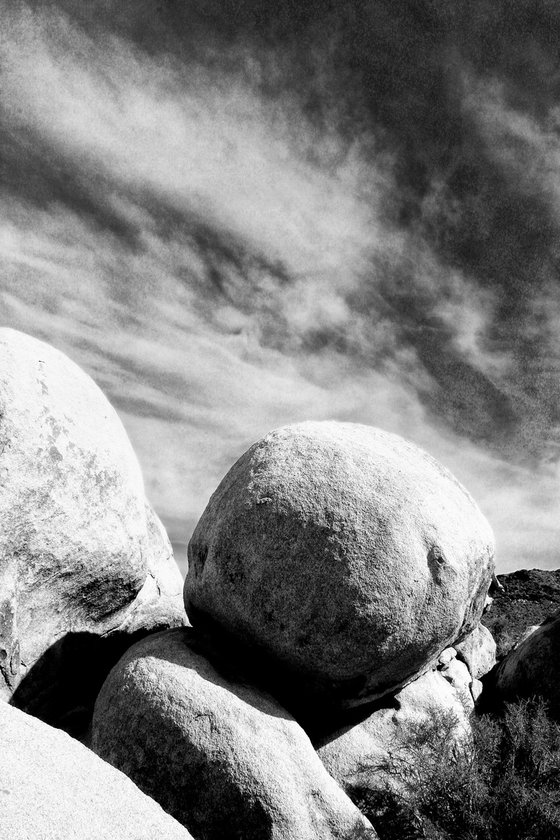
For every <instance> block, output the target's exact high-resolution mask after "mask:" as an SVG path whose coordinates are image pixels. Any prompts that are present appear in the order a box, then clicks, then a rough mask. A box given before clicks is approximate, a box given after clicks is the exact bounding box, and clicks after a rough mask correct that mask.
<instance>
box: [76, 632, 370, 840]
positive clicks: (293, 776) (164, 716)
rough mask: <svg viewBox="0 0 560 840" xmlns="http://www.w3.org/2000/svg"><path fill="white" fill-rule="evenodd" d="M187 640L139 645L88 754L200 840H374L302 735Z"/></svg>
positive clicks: (115, 678) (105, 692)
mask: <svg viewBox="0 0 560 840" xmlns="http://www.w3.org/2000/svg"><path fill="white" fill-rule="evenodd" d="M206 653H207V650H206V648H205V646H204V645H201V644H200V641H199V640H197V635H196V632H194V631H193V630H192V629H190V628H179V629H175V630H169V631H167V632H164V633H158V634H156V635H153V636H151V637H150V638H148V639H143V640H142V641H141V642H139V643H138V644H136V645H134V646H133V647H132V648H130V649H129V650H128V651H127V653H126V654H125V655H124V656H123V658H122V659H121V660H120V661H119V663H118V664H117V665H116V666H115V667H114V668H113V670H112V671H111V673H110V674H109V676H108V677H107V680H106V681H105V684H104V686H103V688H102V690H101V692H100V694H99V697H98V699H97V702H96V705H95V714H94V719H93V740H92V746H93V748H94V749H95V751H96V752H97V753H98V754H99V755H100V756H101V757H102V758H104V759H105V760H106V761H108V762H110V763H111V764H113V765H114V766H115V767H118V768H119V769H121V770H122V771H124V772H125V773H126V774H127V775H129V776H130V777H131V779H133V781H135V782H136V784H137V785H138V786H139V787H140V788H141V789H142V790H143V791H144V792H146V793H148V794H149V795H150V796H152V797H153V798H154V799H156V800H157V801H158V802H159V803H160V804H161V805H162V806H163V808H164V809H165V810H166V811H168V812H169V813H170V814H172V815H173V816H174V817H175V818H176V819H177V820H179V821H180V822H181V823H183V825H185V826H187V827H188V828H189V829H190V831H191V832H192V833H193V835H194V836H195V837H201V838H202V837H204V838H205V840H236V839H237V838H241V837H242V838H243V839H244V840H267V839H268V838H269V840H351V838H352V840H353V838H357V837H360V838H362V840H367V838H369V840H375V838H376V837H377V834H376V833H375V831H374V830H373V828H372V826H371V825H370V823H369V822H368V821H367V820H366V819H365V818H364V817H363V816H362V815H361V814H360V812H359V811H358V809H357V808H356V807H355V806H354V805H353V804H352V802H351V801H350V799H349V798H348V797H347V796H346V794H345V793H344V792H343V791H342V789H341V788H340V787H339V786H338V785H337V784H336V782H335V781H334V780H333V779H332V778H331V776H329V774H328V773H327V771H326V770H325V768H324V766H323V765H322V763H321V761H320V760H319V758H318V757H317V755H316V753H315V751H314V749H313V746H312V744H311V742H310V740H309V738H308V737H307V735H306V734H305V732H304V731H303V729H302V728H301V727H300V726H299V724H298V723H297V722H296V721H295V720H294V718H293V717H292V716H291V715H289V714H288V712H287V711H286V710H285V709H284V708H283V707H282V706H281V705H280V703H278V702H277V701H276V700H275V699H274V698H273V697H272V696H270V695H269V694H267V693H265V692H263V691H261V690H259V689H258V688H257V687H255V686H252V685H250V684H248V683H247V682H246V681H244V680H243V679H239V678H238V677H237V675H236V673H235V671H232V670H231V668H227V667H226V668H224V667H223V662H222V663H220V664H216V665H215V664H214V662H211V661H210V659H209V658H208V657H207V655H206Z"/></svg>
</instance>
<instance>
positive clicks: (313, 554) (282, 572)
mask: <svg viewBox="0 0 560 840" xmlns="http://www.w3.org/2000/svg"><path fill="white" fill-rule="evenodd" d="M493 551H494V549H493V536H492V532H491V529H490V526H489V525H488V523H487V521H486V519H485V518H484V516H483V515H482V514H481V512H480V510H479V509H478V507H477V506H476V504H475V502H474V501H473V499H472V498H471V496H470V495H469V494H468V493H467V491H466V490H465V489H464V488H463V487H462V486H461V485H460V484H459V483H458V482H457V481H456V479H455V478H454V477H453V476H452V475H451V473H449V472H448V471H447V470H446V469H444V468H443V467H442V466H441V465H440V464H438V463H437V462H436V461H435V460H434V459H433V458H431V457H430V456H429V455H427V454H426V453H425V452H423V451H421V450H420V449H418V448H417V447H416V446H414V445H413V444H410V443H408V442H406V441H405V440H403V439H402V438H400V437H398V436H396V435H393V434H389V433H387V432H383V431H380V430H379V429H375V428H371V427H368V426H361V425H356V424H351V423H336V422H308V423H301V424H297V425H293V426H287V427H285V428H282V429H278V430H276V431H274V432H271V433H270V434H269V435H267V436H266V437H265V438H264V439H263V440H261V441H259V442H258V443H256V444H255V445H254V446H252V447H251V448H250V449H249V450H248V451H247V452H246V453H245V454H244V455H243V456H242V457H241V458H240V459H239V460H238V461H237V463H236V464H235V465H234V466H233V467H232V468H231V470H230V471H229V472H228V474H227V475H226V476H225V478H224V479H223V480H222V482H221V484H220V485H219V487H218V489H217V490H216V491H215V493H214V494H213V496H212V498H211V499H210V502H209V504H208V506H207V508H206V510H205V511H204V513H203V515H202V517H201V519H200V521H199V523H198V525H197V527H196V529H195V531H194V534H193V537H192V539H191V541H190V544H189V549H188V555H189V570H188V574H187V578H186V581H185V590H184V594H185V605H186V609H187V613H188V615H189V618H190V620H191V622H192V624H193V626H196V627H199V628H201V629H202V630H204V631H205V632H207V633H209V634H212V635H214V636H215V637H221V638H222V639H223V641H224V643H225V642H226V641H227V640H228V639H234V640H235V641H236V643H237V645H238V646H242V647H243V648H244V649H245V651H247V652H248V653H249V654H250V655H252V656H254V657H256V658H260V661H261V664H262V665H263V667H266V664H267V663H268V664H271V663H272V664H271V671H272V672H274V674H276V676H277V677H278V683H279V684H281V685H283V686H284V687H285V688H286V687H287V688H288V689H289V691H290V692H291V697H292V699H293V698H294V697H295V696H296V695H297V701H296V702H298V703H299V702H301V701H302V698H305V697H309V698H310V705H311V707H312V708H313V707H316V704H317V699H318V698H319V697H320V698H321V700H320V702H321V704H322V705H324V704H325V703H332V704H333V705H334V706H335V707H337V706H338V707H348V706H353V705H357V704H360V703H363V702H367V701H370V700H372V698H376V697H380V696H382V695H384V694H387V693H388V692H390V691H393V690H395V689H396V688H398V687H400V686H402V685H404V684H405V683H406V682H407V681H409V680H411V679H413V678H414V677H415V676H417V675H418V674H419V673H421V672H422V671H424V670H426V669H428V668H429V667H430V665H431V664H432V663H433V662H434V661H435V660H436V659H437V657H438V655H439V654H440V653H441V651H442V650H443V649H444V648H446V647H447V646H449V645H451V644H453V643H454V642H455V641H456V640H459V639H461V638H462V637H464V636H465V635H467V634H468V633H469V632H470V631H471V630H472V629H473V628H474V627H475V626H476V624H477V623H478V621H479V619H480V615H481V613H482V610H483V608H484V605H485V601H486V596H487V592H488V587H489V584H490V581H491V577H492V573H493ZM275 691H276V689H275ZM282 699H283V702H285V703H287V704H288V705H289V707H290V708H293V707H292V706H290V702H291V701H290V699H289V698H286V697H282Z"/></svg>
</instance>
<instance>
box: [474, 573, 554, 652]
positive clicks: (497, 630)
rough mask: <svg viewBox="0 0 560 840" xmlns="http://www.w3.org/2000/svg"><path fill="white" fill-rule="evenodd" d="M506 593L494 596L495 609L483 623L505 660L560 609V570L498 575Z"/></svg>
mask: <svg viewBox="0 0 560 840" xmlns="http://www.w3.org/2000/svg"><path fill="white" fill-rule="evenodd" d="M498 581H499V583H500V584H501V585H502V586H503V589H502V590H499V589H496V590H495V591H494V592H493V593H492V597H493V599H494V601H493V603H492V606H491V607H490V609H489V610H487V611H486V612H485V613H484V615H483V617H482V623H483V624H484V625H485V626H486V627H488V629H489V630H490V632H491V633H492V635H493V636H494V638H495V640H496V644H497V648H498V651H497V653H498V657H499V658H500V657H502V656H504V655H505V654H506V653H508V651H509V650H511V648H512V647H513V645H514V644H516V643H517V642H518V641H519V639H520V638H521V637H522V636H523V634H524V633H525V630H526V629H527V628H528V627H530V626H531V625H534V624H542V622H543V621H545V620H546V619H547V618H549V616H550V615H552V614H553V613H555V612H556V611H557V610H558V609H560V569H556V570H548V569H520V570H519V571H517V572H510V573H509V574H505V575H498Z"/></svg>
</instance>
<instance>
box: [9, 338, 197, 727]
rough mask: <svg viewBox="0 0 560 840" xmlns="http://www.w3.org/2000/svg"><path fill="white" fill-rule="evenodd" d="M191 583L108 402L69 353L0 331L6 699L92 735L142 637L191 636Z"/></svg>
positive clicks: (52, 720) (46, 718)
mask: <svg viewBox="0 0 560 840" xmlns="http://www.w3.org/2000/svg"><path fill="white" fill-rule="evenodd" d="M182 583H183V582H182V579H181V575H180V572H179V570H178V568H177V565H176V563H175V561H174V559H173V553H172V550H171V546H170V543H169V540H168V538H167V535H166V534H165V532H164V530H163V527H162V525H161V523H160V522H159V519H158V518H157V516H156V514H155V513H154V511H153V510H152V509H151V507H150V505H149V504H148V502H147V501H146V497H145V494H144V483H143V480H142V474H141V472H140V467H139V464H138V461H137V459H136V456H135V454H134V452H133V449H132V446H131V445H130V441H129V440H128V437H127V435H126V432H125V430H124V428H123V426H122V423H121V422H120V420H119V418H118V416H117V414H116V412H115V410H114V409H113V408H112V406H111V405H110V404H109V402H108V400H107V399H106V397H105V396H104V395H103V393H102V392H101V391H100V389H99V388H98V387H97V385H96V384H95V383H94V382H93V380H92V379H91V378H90V377H89V376H88V375H87V374H86V373H84V371H83V370H81V369H80V368H79V367H78V365H76V364H75V363H74V362H72V361H71V360H70V359H69V358H67V357H66V356H65V355H64V354H63V353H61V352H59V351H58V350H56V349H55V348H53V347H50V346H49V345H48V344H45V343H43V342H42V341H38V340H37V339H35V338H32V337H31V336H28V335H24V334H23V333H20V332H17V331H15V330H10V329H1V330H0V698H2V697H3V698H5V699H7V700H11V702H13V703H14V705H18V706H19V707H20V708H23V709H25V710H26V711H30V712H31V713H32V714H34V715H37V716H38V717H41V718H43V719H44V720H46V721H48V722H49V723H56V724H57V725H59V726H62V727H64V728H68V729H69V730H76V729H79V728H80V727H81V726H85V725H87V715H88V709H89V708H90V707H92V706H93V700H94V698H95V696H96V694H97V691H98V689H99V686H100V685H101V682H102V681H103V678H104V676H105V674H106V673H107V671H108V670H109V669H110V668H111V665H112V664H113V663H114V661H115V659H116V658H118V657H119V656H120V655H121V653H122V652H123V650H125V649H126V647H127V646H128V645H129V644H130V643H131V642H130V637H132V636H134V637H135V638H137V635H136V634H139V635H141V634H143V633H145V632H147V631H151V630H154V629H163V628H165V627H170V626H177V625H180V624H182V623H183V622H184V618H185V616H184V609H183V603H182V597H181V592H182ZM127 639H128V641H127Z"/></svg>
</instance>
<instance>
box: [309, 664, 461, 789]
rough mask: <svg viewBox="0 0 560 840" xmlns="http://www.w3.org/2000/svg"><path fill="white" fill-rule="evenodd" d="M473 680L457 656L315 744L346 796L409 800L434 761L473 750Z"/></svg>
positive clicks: (422, 781) (322, 759)
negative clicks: (391, 795) (388, 795)
mask: <svg viewBox="0 0 560 840" xmlns="http://www.w3.org/2000/svg"><path fill="white" fill-rule="evenodd" d="M470 682H471V677H470V674H469V673H468V669H467V667H466V665H465V664H464V663H462V662H459V661H458V660H457V659H456V658H455V651H454V650H453V649H448V650H447V651H444V655H443V657H442V662H440V664H439V665H438V669H436V670H432V671H428V672H427V673H425V674H423V675H422V676H421V677H419V678H418V679H416V680H414V681H413V682H411V683H409V684H408V685H407V686H406V687H405V688H403V689H401V690H400V691H398V692H397V693H396V694H395V696H394V697H392V698H391V699H390V700H387V702H386V704H385V705H384V706H381V707H379V708H376V709H375V710H374V711H372V712H371V713H370V714H369V715H368V716H367V717H365V718H364V719H362V720H360V721H359V722H355V723H354V724H352V725H350V726H347V727H345V728H344V729H343V730H341V731H339V732H335V733H334V734H331V735H329V736H328V737H327V738H324V739H323V740H322V742H320V743H318V744H317V752H318V755H319V757H320V758H321V761H322V762H323V764H324V765H325V767H326V768H327V770H328V771H329V773H330V775H331V776H332V777H333V778H334V779H336V780H337V781H338V782H339V783H340V784H341V785H342V787H344V789H345V790H347V791H348V792H350V793H351V792H352V791H353V790H356V789H361V790H364V789H365V790H371V791H375V792H386V791H394V792H396V793H397V794H398V795H399V796H401V797H404V798H405V799H406V798H407V797H408V796H410V794H413V793H414V790H415V788H416V786H418V785H423V784H425V781H426V774H429V773H430V767H433V762H434V761H440V760H449V759H450V758H451V757H452V756H453V755H454V754H456V753H457V751H458V750H465V749H469V748H470V744H471V728H470V723H469V716H470V714H471V713H472V711H473V709H474V703H473V700H472V696H471V692H470V688H469V687H470Z"/></svg>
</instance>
